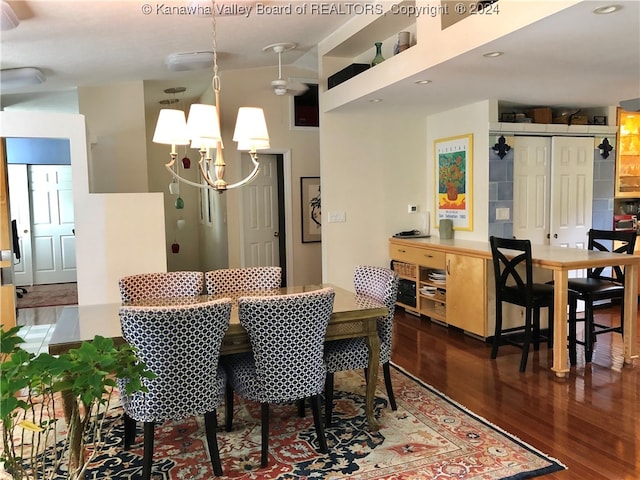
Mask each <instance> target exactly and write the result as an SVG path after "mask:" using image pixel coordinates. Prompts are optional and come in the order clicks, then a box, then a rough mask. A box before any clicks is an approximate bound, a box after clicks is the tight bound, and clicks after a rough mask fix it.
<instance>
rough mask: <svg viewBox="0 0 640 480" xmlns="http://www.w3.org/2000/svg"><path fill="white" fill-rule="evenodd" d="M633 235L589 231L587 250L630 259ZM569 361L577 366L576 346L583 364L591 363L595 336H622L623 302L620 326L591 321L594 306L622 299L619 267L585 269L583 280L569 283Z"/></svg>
mask: <svg viewBox="0 0 640 480" xmlns="http://www.w3.org/2000/svg"><path fill="white" fill-rule="evenodd" d="M635 244H636V232H626V231H615V230H596V229H591V230H589V241H588V243H587V248H588V249H589V250H595V251H601V252H615V253H622V254H628V255H633V251H634V249H635ZM568 286H569V361H570V362H571V364H572V365H575V364H576V363H577V347H576V345H584V354H585V361H586V362H591V360H592V358H593V346H594V343H595V339H596V336H597V335H600V334H602V333H607V332H617V333H620V334H622V332H623V329H624V302H621V303H620V325H615V326H613V325H604V324H600V323H596V322H595V320H594V314H593V309H594V303H595V302H597V301H601V300H614V299H621V298H623V297H624V268H623V267H622V266H620V265H615V266H612V267H598V268H589V269H587V276H586V277H583V278H570V279H569V283H568ZM578 300H583V301H584V321H585V326H584V341H581V340H578V338H577V328H576V323H577V322H578V321H579V320H578V318H577V310H578Z"/></svg>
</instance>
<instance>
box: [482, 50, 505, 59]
mask: <svg viewBox="0 0 640 480" xmlns="http://www.w3.org/2000/svg"><path fill="white" fill-rule="evenodd" d="M501 55H504V52H497V51H496V52H487V53H483V54H482V56H483V57H488V58H493V57H499V56H501Z"/></svg>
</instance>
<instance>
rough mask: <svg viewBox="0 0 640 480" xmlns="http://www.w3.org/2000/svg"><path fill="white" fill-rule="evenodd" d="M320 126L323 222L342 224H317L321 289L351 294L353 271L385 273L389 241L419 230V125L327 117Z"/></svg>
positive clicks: (401, 118) (423, 160) (422, 179)
mask: <svg viewBox="0 0 640 480" xmlns="http://www.w3.org/2000/svg"><path fill="white" fill-rule="evenodd" d="M322 122H323V123H322V132H321V142H322V182H323V185H324V187H323V191H322V195H323V199H322V202H323V203H322V210H323V212H322V216H323V218H324V219H325V220H326V219H327V218H328V217H329V216H330V215H331V214H332V213H334V212H345V214H346V221H345V222H344V223H327V222H326V221H325V222H323V225H322V235H323V242H322V253H323V281H325V282H330V283H334V284H337V285H339V286H342V287H346V288H351V287H352V283H353V282H352V277H353V269H354V267H355V266H356V265H358V264H362V263H366V264H371V265H379V266H388V265H389V247H388V239H389V237H390V236H391V235H393V234H394V233H396V232H398V231H401V230H408V229H413V228H418V229H422V228H423V225H424V216H423V215H424V213H426V212H427V211H428V210H427V208H426V207H427V203H426V199H427V184H428V178H430V177H431V173H429V172H427V168H426V167H427V148H426V147H427V145H426V140H425V136H426V133H425V127H426V119H425V118H418V117H408V116H406V115H403V114H401V113H396V114H382V115H364V114H362V115H360V114H335V113H334V114H325V115H324V116H323V117H322ZM409 204H416V205H418V206H419V213H417V214H409V213H408V209H407V207H408V205H409Z"/></svg>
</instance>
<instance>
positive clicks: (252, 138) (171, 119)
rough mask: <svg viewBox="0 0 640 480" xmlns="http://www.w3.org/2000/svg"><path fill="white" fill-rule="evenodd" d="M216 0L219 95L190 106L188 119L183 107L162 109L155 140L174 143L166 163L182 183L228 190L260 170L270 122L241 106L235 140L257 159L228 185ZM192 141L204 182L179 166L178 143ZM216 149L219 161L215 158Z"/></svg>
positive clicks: (260, 112)
mask: <svg viewBox="0 0 640 480" xmlns="http://www.w3.org/2000/svg"><path fill="white" fill-rule="evenodd" d="M215 11H216V8H215V1H214V2H212V8H211V19H212V23H213V28H212V30H213V79H212V85H213V91H214V93H215V97H216V104H215V105H203V104H193V105H191V107H190V109H189V117H188V120H186V119H185V115H184V112H183V111H182V110H173V109H162V110H160V115H159V116H158V123H157V124H156V130H155V133H154V135H153V141H154V142H155V143H162V144H165V145H171V154H170V155H171V161H169V163H167V164H166V165H165V167H166V169H167V170H168V171H169V173H171V175H173V177H174V178H175V179H176V180H178V181H179V182H183V183H186V184H187V185H191V186H194V187H198V188H210V189H213V190H215V191H217V192H219V193H222V192H224V191H226V190H228V189H231V188H236V187H241V186H243V185H246V184H247V183H249V182H251V181H252V180H253V179H254V178H255V177H256V176H257V175H258V172H259V170H260V163H259V162H258V153H257V150H264V149H268V148H269V147H270V144H269V133H268V131H267V122H266V121H265V118H264V111H263V110H262V109H261V108H255V107H241V108H240V109H239V110H238V118H237V120H236V127H235V130H234V133H233V141H234V142H238V147H237V148H238V150H240V151H248V152H249V155H250V156H251V161H252V162H253V170H252V172H251V173H250V174H249V175H248V176H247V177H245V178H244V179H243V180H240V181H239V182H237V183H234V184H228V183H227V182H226V181H225V179H224V170H225V167H226V164H225V163H224V158H223V155H222V148H223V147H222V134H221V131H220V76H219V75H218V51H217V38H216V16H215ZM189 143H190V144H191V147H192V148H197V149H199V151H200V162H199V167H200V174H201V177H202V182H201V183H196V182H192V181H190V180H187V179H185V178H182V177H181V176H180V175H179V174H178V172H177V167H176V159H177V157H178V154H177V153H176V145H188V144H189ZM212 150H215V161H214V160H213V159H212V154H211V152H212Z"/></svg>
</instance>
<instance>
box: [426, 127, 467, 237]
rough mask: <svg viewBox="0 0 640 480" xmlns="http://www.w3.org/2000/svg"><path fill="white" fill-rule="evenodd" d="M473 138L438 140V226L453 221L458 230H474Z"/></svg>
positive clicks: (436, 151) (436, 154)
mask: <svg viewBox="0 0 640 480" xmlns="http://www.w3.org/2000/svg"><path fill="white" fill-rule="evenodd" d="M472 142H473V136H472V135H470V134H469V135H461V136H458V137H450V138H444V139H441V140H436V141H435V155H434V158H435V160H436V196H437V198H436V207H437V208H436V220H437V222H436V223H439V221H440V220H442V219H450V220H453V227H454V229H456V230H472V203H471V179H472V175H471V173H472V168H471V167H472V162H471V159H472Z"/></svg>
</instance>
